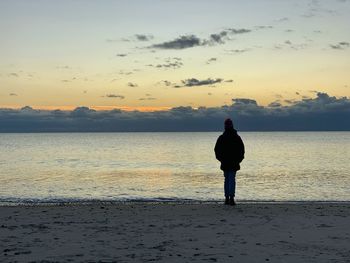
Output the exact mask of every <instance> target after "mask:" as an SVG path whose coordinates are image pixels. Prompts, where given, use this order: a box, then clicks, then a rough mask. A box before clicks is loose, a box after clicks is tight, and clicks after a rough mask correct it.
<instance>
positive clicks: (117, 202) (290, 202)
mask: <svg viewBox="0 0 350 263" xmlns="http://www.w3.org/2000/svg"><path fill="white" fill-rule="evenodd" d="M236 202H237V206H239V205H254V204H257V205H258V204H262V205H264V204H268V205H313V204H334V205H337V204H339V205H349V206H350V201H339V200H300V201H298V200H288V201H284V200H283V201H275V200H239V199H238V200H236ZM222 203H223V200H181V199H179V200H112V201H105V200H91V201H85V200H77V201H53V202H50V201H25V202H18V201H0V208H1V207H35V206H38V207H40V206H45V207H49V206H52V207H55V206H94V205H127V204H130V205H133V204H134V205H135V204H154V205H157V204H178V205H210V204H218V205H220V204H222Z"/></svg>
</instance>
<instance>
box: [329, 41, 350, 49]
mask: <svg viewBox="0 0 350 263" xmlns="http://www.w3.org/2000/svg"><path fill="white" fill-rule="evenodd" d="M330 47H331V48H332V49H338V50H343V49H346V48H348V47H350V43H349V42H339V43H338V44H334V45H330Z"/></svg>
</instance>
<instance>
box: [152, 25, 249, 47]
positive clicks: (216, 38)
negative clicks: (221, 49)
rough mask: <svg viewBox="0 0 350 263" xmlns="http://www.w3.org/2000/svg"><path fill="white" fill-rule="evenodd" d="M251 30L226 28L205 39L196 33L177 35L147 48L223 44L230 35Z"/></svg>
mask: <svg viewBox="0 0 350 263" xmlns="http://www.w3.org/2000/svg"><path fill="white" fill-rule="evenodd" d="M249 32H251V30H250V29H245V28H240V29H235V28H228V29H225V30H222V31H220V32H218V33H213V34H210V35H209V37H208V38H207V39H200V38H199V37H198V36H196V35H193V34H192V35H184V36H179V37H178V38H175V39H174V40H171V41H166V42H163V43H159V44H154V45H151V46H149V47H148V48H155V49H186V48H193V47H198V46H212V45H217V44H224V43H225V41H226V40H229V39H230V38H229V36H230V35H237V34H245V33H249Z"/></svg>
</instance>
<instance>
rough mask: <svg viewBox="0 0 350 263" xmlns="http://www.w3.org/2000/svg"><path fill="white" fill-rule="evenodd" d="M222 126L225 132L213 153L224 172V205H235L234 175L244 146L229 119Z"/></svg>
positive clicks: (241, 158) (242, 155)
mask: <svg viewBox="0 0 350 263" xmlns="http://www.w3.org/2000/svg"><path fill="white" fill-rule="evenodd" d="M224 125H225V131H224V133H223V134H222V135H220V136H219V138H218V139H217V141H216V144H215V149H214V151H215V156H216V159H218V160H219V161H220V162H221V166H220V169H221V170H223V171H224V176H225V182H224V190H225V205H235V204H236V203H235V199H234V198H235V192H236V173H237V171H238V170H239V169H240V165H239V164H240V162H242V160H243V159H244V144H243V141H242V139H241V137H240V136H239V135H238V134H237V131H236V130H235V129H234V128H233V122H232V120H231V119H226V120H225V122H224Z"/></svg>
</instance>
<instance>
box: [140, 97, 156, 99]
mask: <svg viewBox="0 0 350 263" xmlns="http://www.w3.org/2000/svg"><path fill="white" fill-rule="evenodd" d="M156 99H157V98H153V97H145V98H139V100H156Z"/></svg>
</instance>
